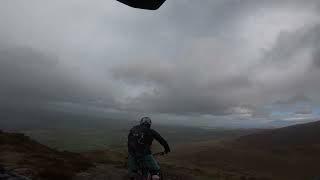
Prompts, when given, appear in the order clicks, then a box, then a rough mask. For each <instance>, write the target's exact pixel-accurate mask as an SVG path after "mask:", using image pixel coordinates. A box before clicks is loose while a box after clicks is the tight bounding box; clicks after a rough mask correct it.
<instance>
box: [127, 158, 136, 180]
mask: <svg viewBox="0 0 320 180" xmlns="http://www.w3.org/2000/svg"><path fill="white" fill-rule="evenodd" d="M137 171H138V165H137V161H136V159H135V158H134V157H133V156H131V155H129V157H128V175H129V177H130V178H131V177H134V176H135V174H136V172H137Z"/></svg>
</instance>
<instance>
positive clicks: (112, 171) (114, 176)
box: [73, 164, 195, 180]
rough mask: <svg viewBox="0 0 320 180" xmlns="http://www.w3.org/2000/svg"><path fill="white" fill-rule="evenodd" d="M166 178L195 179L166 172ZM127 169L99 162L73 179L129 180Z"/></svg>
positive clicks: (173, 179) (177, 179) (168, 179)
mask: <svg viewBox="0 0 320 180" xmlns="http://www.w3.org/2000/svg"><path fill="white" fill-rule="evenodd" d="M164 177H165V179H166V180H195V178H192V177H187V176H186V175H181V174H174V173H164ZM127 179H128V178H127V171H126V169H123V168H120V167H116V166H113V165H107V164H97V166H96V167H94V168H91V169H89V170H88V171H86V172H82V173H79V174H77V175H76V176H75V177H74V179H73V180H127Z"/></svg>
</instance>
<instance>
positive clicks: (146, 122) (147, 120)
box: [140, 117, 152, 126]
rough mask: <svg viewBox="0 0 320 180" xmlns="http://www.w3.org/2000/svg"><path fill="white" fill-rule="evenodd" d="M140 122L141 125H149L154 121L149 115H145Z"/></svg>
mask: <svg viewBox="0 0 320 180" xmlns="http://www.w3.org/2000/svg"><path fill="white" fill-rule="evenodd" d="M140 124H141V125H149V126H151V124H152V122H151V119H150V118H149V117H143V118H141V120H140Z"/></svg>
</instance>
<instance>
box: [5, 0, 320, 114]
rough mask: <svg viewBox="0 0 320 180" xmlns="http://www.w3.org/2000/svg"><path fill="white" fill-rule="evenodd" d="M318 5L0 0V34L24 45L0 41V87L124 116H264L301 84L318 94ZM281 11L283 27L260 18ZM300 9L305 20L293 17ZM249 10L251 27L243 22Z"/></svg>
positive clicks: (266, 0) (11, 93) (12, 94)
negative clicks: (152, 5) (150, 6)
mask: <svg viewBox="0 0 320 180" xmlns="http://www.w3.org/2000/svg"><path fill="white" fill-rule="evenodd" d="M5 3H7V4H6V5H4V4H5ZM39 7H41V8H39ZM319 7H320V2H319V1H318V0H308V1H301V0H282V1H279V0H261V1H256V0H243V1H234V0H203V1H201V2H199V1H194V0H181V1H169V0H168V2H167V3H166V4H165V5H164V6H163V7H162V8H161V9H160V10H158V11H155V12H150V11H140V10H136V9H131V8H127V7H125V6H123V5H122V4H120V3H117V2H116V1H90V0H83V1H80V2H79V1H77V0H68V1H63V0H57V1H43V0H30V1H20V0H17V1H10V2H9V1H8V2H3V1H2V2H0V22H1V23H0V41H1V42H4V43H8V44H10V46H15V45H21V46H23V47H30V48H31V49H28V48H27V49H24V50H22V49H10V50H8V49H7V47H8V46H6V45H0V48H1V49H7V50H5V51H1V53H0V56H1V57H0V59H1V62H0V69H1V72H0V74H1V76H2V77H0V80H1V87H2V88H1V90H0V94H1V96H2V98H4V97H5V98H6V99H16V100H17V101H19V100H20V99H21V98H26V97H28V98H30V99H39V100H38V101H41V102H48V101H77V100H78V101H83V102H84V104H85V105H88V106H102V108H104V107H108V108H111V109H115V110H118V111H121V112H123V113H124V114H126V113H130V112H131V111H135V113H137V114H139V113H148V112H153V113H154V114H158V113H164V114H166V113H167V114H179V115H185V114H187V115H190V114H197V115H198V114H214V115H230V114H235V113H237V111H238V110H239V111H240V112H242V110H243V112H246V110H248V111H250V113H251V115H252V117H261V116H263V117H266V116H268V115H269V112H267V110H265V109H264V106H265V104H268V103H272V102H274V100H279V99H280V100H282V99H286V98H287V97H288V96H294V95H296V94H297V93H301V92H303V93H304V94H305V95H306V96H308V97H309V96H310V99H311V98H312V100H314V101H317V98H318V101H319V100H320V97H318V96H319V95H318V92H319V89H320V87H319V86H318V85H317V84H320V83H319V80H318V79H319V78H318V77H319V75H320V74H319V71H317V69H316V68H313V67H310V66H311V65H313V66H319V60H318V59H319V56H320V55H319V27H318V26H319V25H317V23H318V22H317V23H315V22H313V20H312V18H314V19H317V18H318V17H319V13H318V12H317V9H316V8H319ZM287 11H288V12H290V13H288V14H285V16H292V18H289V20H291V19H294V21H295V22H287V19H286V18H284V20H283V22H280V23H281V24H288V28H287V27H286V28H284V29H285V30H282V29H280V30H278V29H277V28H278V26H281V27H282V25H280V24H277V23H279V22H276V23H275V22H273V21H274V20H275V19H276V20H278V17H276V18H270V19H268V18H267V17H268V16H272V17H273V16H274V14H277V13H275V12H287ZM301 14H308V15H310V16H311V17H312V18H311V19H308V18H309V16H307V17H308V18H303V17H302V18H301V19H300V18H298V19H295V18H296V16H295V15H297V16H299V17H300V15H301ZM248 18H249V19H250V18H254V19H253V22H252V23H253V27H251V26H250V27H248V29H246V26H247V23H248V22H247V21H248ZM265 19H266V20H265ZM279 19H280V20H281V17H279ZM298 21H299V22H298ZM300 21H301V22H300ZM292 23H293V24H294V25H292V26H291V24H292ZM296 24H298V25H296ZM256 26H257V27H256ZM260 26H262V30H261V29H259V28H261V27H260ZM296 26H297V27H296ZM302 26H304V27H302ZM255 28H258V29H255ZM247 31H248V32H247ZM255 31H258V32H255ZM260 31H261V32H262V34H259V33H261V32H260ZM271 31H272V33H274V35H273V34H272V35H270V36H268V34H269V33H270V32H271ZM278 31H282V33H280V34H279V32H278ZM246 33H247V34H246ZM244 34H245V35H244ZM256 34H258V36H257V35H256ZM264 36H265V37H264ZM274 37H278V38H277V39H273V38H274ZM264 38H272V40H270V42H271V43H272V44H267V45H265V44H264V42H262V43H261V41H262V40H263V39H264ZM256 42H258V43H256ZM260 43H261V44H262V45H261V44H260ZM260 46H261V47H260ZM35 49H36V50H35ZM261 49H264V50H263V51H262V50H261ZM38 51H41V52H45V53H39V52H38ZM46 52H49V53H46ZM48 54H49V55H48ZM310 56H311V57H310ZM301 59H304V61H302V60H301ZM310 69H311V70H310ZM286 103H289V100H288V102H286ZM282 104H283V103H282ZM226 119H227V118H226Z"/></svg>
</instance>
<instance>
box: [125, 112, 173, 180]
mask: <svg viewBox="0 0 320 180" xmlns="http://www.w3.org/2000/svg"><path fill="white" fill-rule="evenodd" d="M151 124H152V122H151V119H150V118H149V117H143V118H141V120H140V125H137V126H134V127H133V128H132V129H131V130H130V132H129V135H128V153H129V158H128V170H129V177H130V179H134V175H135V174H136V172H137V171H138V168H139V167H138V163H137V162H138V161H139V162H142V163H144V165H145V166H146V167H147V168H148V170H149V171H150V173H151V175H152V179H153V180H158V179H160V166H159V164H158V162H157V161H156V160H155V158H154V157H153V155H152V153H151V145H152V141H153V140H154V139H155V140H157V141H158V142H159V143H160V144H161V145H162V146H163V147H164V149H165V151H164V153H166V154H167V153H169V152H170V147H169V145H168V143H167V141H166V140H165V139H163V138H162V137H161V135H160V134H159V133H158V132H157V131H155V130H153V129H151Z"/></svg>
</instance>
